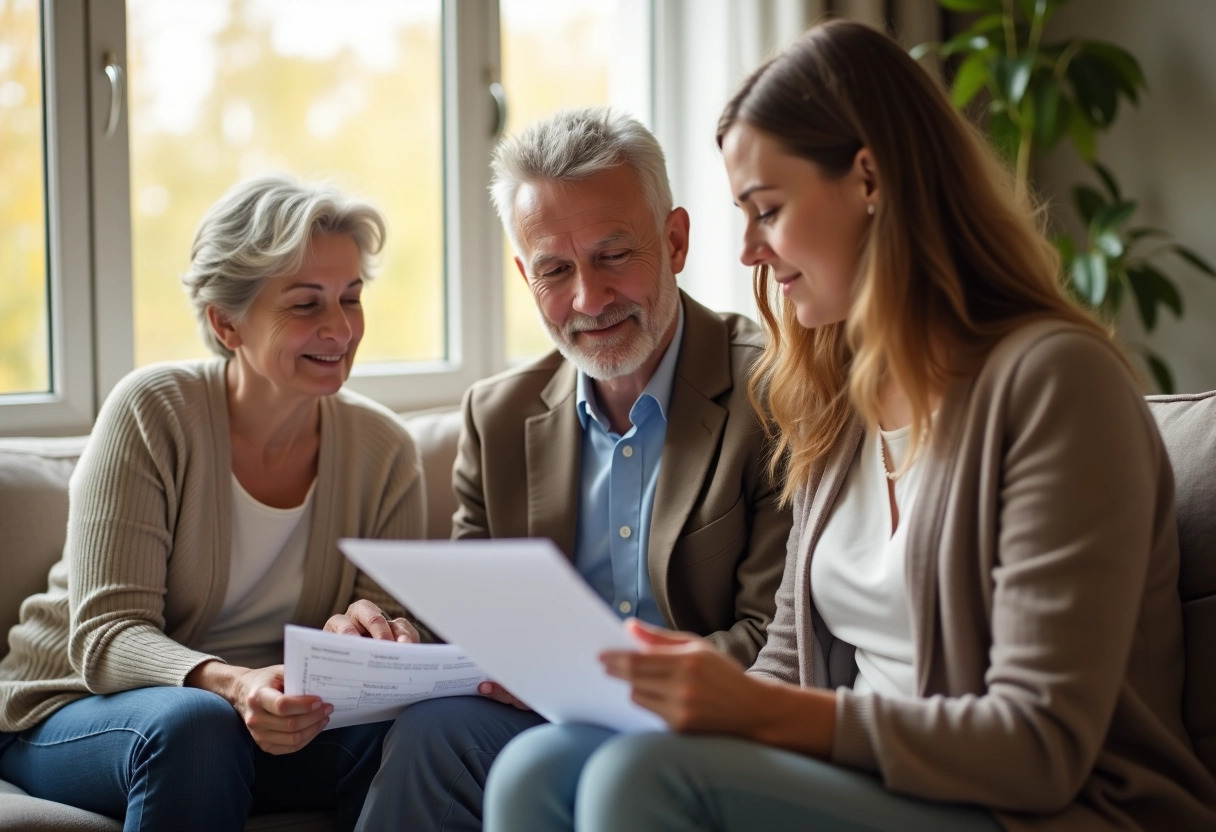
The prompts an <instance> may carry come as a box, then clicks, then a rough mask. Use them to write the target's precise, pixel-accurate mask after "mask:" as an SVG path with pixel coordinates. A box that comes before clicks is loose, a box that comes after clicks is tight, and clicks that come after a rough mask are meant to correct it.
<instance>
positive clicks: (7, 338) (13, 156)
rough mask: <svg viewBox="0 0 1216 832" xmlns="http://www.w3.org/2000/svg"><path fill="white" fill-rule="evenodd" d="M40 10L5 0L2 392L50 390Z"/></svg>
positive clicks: (1, 17) (0, 103)
mask: <svg viewBox="0 0 1216 832" xmlns="http://www.w3.org/2000/svg"><path fill="white" fill-rule="evenodd" d="M39 16H40V9H39V3H38V2H37V0H0V395H2V394H5V393H47V392H50V391H51V372H50V350H49V346H48V344H49V328H48V320H49V315H48V312H49V310H48V303H47V296H48V292H47V268H46V250H47V232H46V197H45V194H46V176H45V163H44V156H43V147H44V142H43V135H42V124H43V119H42V36H41V26H40V23H39Z"/></svg>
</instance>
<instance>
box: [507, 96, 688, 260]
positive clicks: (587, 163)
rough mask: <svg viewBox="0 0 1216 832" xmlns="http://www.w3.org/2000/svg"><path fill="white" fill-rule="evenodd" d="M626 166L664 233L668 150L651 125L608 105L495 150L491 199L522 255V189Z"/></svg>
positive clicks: (551, 122)
mask: <svg viewBox="0 0 1216 832" xmlns="http://www.w3.org/2000/svg"><path fill="white" fill-rule="evenodd" d="M622 164H626V165H629V166H630V167H631V168H633V171H634V173H636V174H637V177H638V181H639V183H640V184H641V186H642V193H643V195H644V196H645V198H646V203H647V204H648V205H650V208H651V210H652V211H653V212H654V217H655V223H656V225H657V226H658V227H659V228H660V229H661V228H662V227H663V223H664V222H665V221H666V219H667V215H668V214H670V213H671V209H672V200H671V184H670V183H669V182H668V181H667V162H666V159H664V157H663V148H662V147H660V146H659V141H658V139H656V138H655V137H654V134H652V133H651V132H650V131H649V130H647V129H646V127H645V126H644V125H643V124H642V123H641V122H639V121H638V120H637V119H634V118H632V117H630V116H627V115H625V114H623V113H617V112H614V111H613V110H612V109H610V108H608V107H579V108H572V109H566V110H558V111H557V112H556V113H554V114H552V115H550V116H548V117H546V118H543V119H540V120H539V121H535V122H533V123H532V124H530V125H529V126H528V127H526V128H525V129H524V131H523V132H522V133H520V134H519V135H518V136H507V137H505V138H503V139H502V141H500V142H499V143H498V146H497V147H496V148H494V159H493V162H492V163H491V167H492V168H493V171H494V177H493V180H492V181H491V183H490V198H491V200H492V201H493V202H494V210H495V211H497V212H498V218H499V219H500V220H501V221H502V227H503V229H505V230H506V232H507V236H508V237H510V238H511V243H512V244H513V245H514V246H515V248H516V250H517V251H522V249H521V248H520V245H519V233H518V229H517V228H516V227H515V194H516V193H517V192H518V191H519V188H520V186H521V185H525V184H540V183H542V182H562V181H571V180H577V179H585V178H586V177H588V176H592V175H594V174H597V173H600V172H601V171H605V170H609V169H611V168H614V167H617V166H618V165H622Z"/></svg>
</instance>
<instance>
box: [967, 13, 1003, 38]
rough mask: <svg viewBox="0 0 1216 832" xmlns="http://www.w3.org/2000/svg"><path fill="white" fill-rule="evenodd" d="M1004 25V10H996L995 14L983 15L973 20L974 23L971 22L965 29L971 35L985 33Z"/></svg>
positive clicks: (1001, 27)
mask: <svg viewBox="0 0 1216 832" xmlns="http://www.w3.org/2000/svg"><path fill="white" fill-rule="evenodd" d="M1004 27H1005V14H1004V12H998V13H997V14H986V15H984V16H983V17H981V18H980V19H979V20H977V21H975V23H972V24H971V27H970V28H968V29H967V31H968V32H970V33H971V34H973V35H987V34H990V33H992V32H995V31H998V30H1000V29H1003V28H1004Z"/></svg>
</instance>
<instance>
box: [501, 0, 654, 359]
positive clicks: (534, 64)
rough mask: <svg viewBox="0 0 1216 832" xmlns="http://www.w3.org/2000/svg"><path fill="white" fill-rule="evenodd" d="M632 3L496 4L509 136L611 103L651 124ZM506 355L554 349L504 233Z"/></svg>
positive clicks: (645, 42)
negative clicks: (537, 122)
mask: <svg viewBox="0 0 1216 832" xmlns="http://www.w3.org/2000/svg"><path fill="white" fill-rule="evenodd" d="M644 11H645V4H642V3H639V2H637V0H501V2H500V16H501V25H502V77H503V86H504V87H505V88H506V91H507V100H508V102H509V105H510V106H509V108H508V116H509V119H508V122H507V132H509V133H514V132H517V131H519V130H520V129H521V128H523V127H524V126H525V125H527V124H528V122H530V121H533V120H534V119H536V118H539V117H540V116H543V115H546V114H548V113H551V112H553V111H554V110H557V109H560V108H562V107H582V106H588V105H600V104H610V105H612V106H614V107H618V108H620V109H621V110H623V111H624V112H628V113H630V114H631V115H633V116H634V117H635V118H637V119H639V120H640V121H642V122H644V123H649V121H650V116H649V113H648V112H641V111H640V110H641V109H642V107H640V106H639V105H638V102H643V101H645V100H646V90H645V89H644V87H645V86H646V85H647V84H648V73H647V72H644V71H643V72H639V71H638V70H639V68H645V67H648V66H649V49H650V46H649V44H650V32H649V28H648V24H647V22H646V21H647V17H646V15H645V14H644ZM503 246H504V252H505V256H504V262H505V264H506V274H505V280H506V291H505V296H506V303H507V311H506V314H507V325H506V332H507V356H508V358H510V359H519V358H524V357H528V356H533V355H538V354H540V353H542V352H545V351H547V350H549V349H551V348H552V346H553V344H552V342H550V341H549V337H548V335H546V334H545V332H544V330H543V329H542V328H541V327H540V325H539V324H537V321H536V306H535V304H534V303H533V301H532V294H531V293H530V292H529V291H528V287H527V285H526V284H525V283H524V281H523V280H522V279H521V278H520V275H519V271H518V270H517V269H516V267H515V263H514V259H513V258H514V257H515V251H514V249H513V248H512V247H511V243H510V241H508V240H507V239H506V237H505V235H504V239H503Z"/></svg>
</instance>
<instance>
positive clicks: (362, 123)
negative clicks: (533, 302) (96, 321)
mask: <svg viewBox="0 0 1216 832" xmlns="http://www.w3.org/2000/svg"><path fill="white" fill-rule="evenodd" d="M439 50H440V3H439V0H413V2H380V1H379V0H359V2H354V1H353V0H348V2H346V3H343V4H335V3H301V2H299V0H259V1H258V2H236V3H234V2H229V0H193V2H190V3H165V2H163V0H128V2H127V62H128V66H129V73H128V79H129V80H128V90H129V96H130V112H129V116H128V131H129V135H130V142H129V153H130V160H131V252H132V259H133V275H134V280H133V289H134V324H135V326H134V341H135V344H134V346H135V364H136V366H139V365H143V364H147V363H150V362H153V361H161V360H166V359H179V358H185V357H193V356H198V357H202V356H205V355H207V353H206V351H205V348H204V347H203V345H202V342H201V340H200V338H199V337H198V333H197V327H196V326H195V322H194V315H193V312H192V311H191V310H190V308H189V305H188V303H187V301H186V297H185V295H184V293H183V292H182V290H181V286H180V283H179V281H178V279H177V278H178V276H179V275H180V274H181V273H182V272H183V271H185V269H186V268H187V266H188V265H189V253H190V242H191V239H192V237H193V234H194V230H195V227H196V226H197V224H198V221H199V219H200V217H201V216H202V215H203V213H204V211H206V209H207V208H208V207H209V206H210V205H211V204H212V203H213V202H214V201H215V200H216V199H217V198H218V197H219V196H220V195H221V194H222V193H223V192H224V191H225V190H227V188H228V187H229V186H230V185H231V184H232V183H234V182H237V181H239V180H241V179H245V178H248V177H250V176H255V175H259V174H264V173H274V172H280V171H281V172H289V173H292V174H294V175H297V176H300V177H301V178H304V179H318V178H320V179H330V180H332V181H333V182H334V183H335V184H337V185H338V186H339V187H341V188H342V189H343V190H344V191H346V192H348V193H355V194H360V195H362V196H364V197H366V198H369V199H370V200H371V201H372V202H373V203H375V204H376V205H377V206H378V207H379V208H380V209H381V210H382V211H383V212H384V213H385V215H386V216H387V217H388V219H389V220H390V223H391V225H390V229H389V237H388V244H387V245H386V247H385V250H384V253H383V255H382V257H381V273H382V274H383V275H384V279H383V280H380V281H377V282H376V283H373V284H372V285H371V286H369V287H368V292H367V296H366V313H367V337H366V338H365V339H364V341H363V344H362V346H361V347H360V350H359V353H360V359H361V361H362V362H363V363H365V364H366V363H384V362H416V361H432V362H433V361H442V360H443V359H445V358H446V350H445V333H444V325H443V309H444V296H443V290H444V280H443V180H442V171H443V144H442V135H443V134H442V125H441V116H442V107H441V100H442V84H441V80H442V79H441V77H440V69H441V60H440V53H439ZM183 161H185V163H184V164H183Z"/></svg>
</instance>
